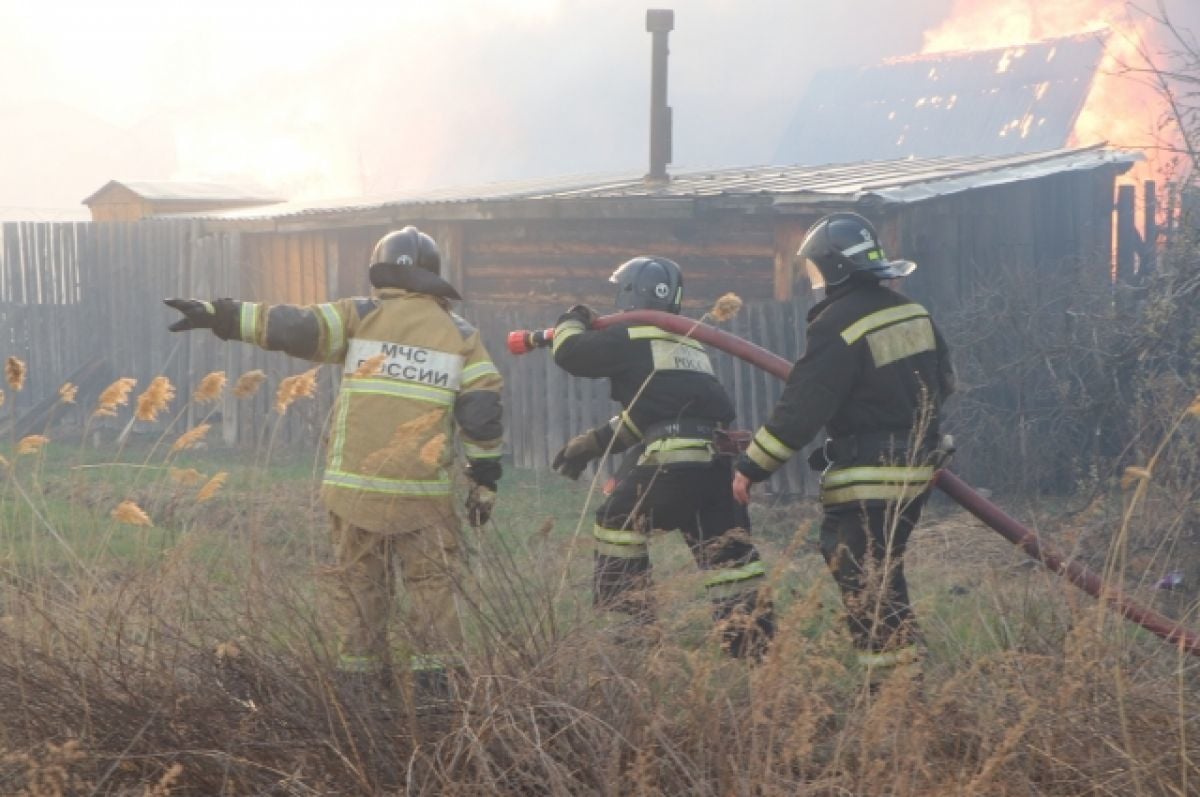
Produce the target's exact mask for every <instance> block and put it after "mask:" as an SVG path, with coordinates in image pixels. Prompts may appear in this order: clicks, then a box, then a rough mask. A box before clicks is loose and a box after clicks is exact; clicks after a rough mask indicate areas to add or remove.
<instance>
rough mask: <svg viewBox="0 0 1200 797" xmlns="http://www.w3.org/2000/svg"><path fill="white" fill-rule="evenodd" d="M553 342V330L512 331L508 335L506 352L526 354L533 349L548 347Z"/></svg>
mask: <svg viewBox="0 0 1200 797" xmlns="http://www.w3.org/2000/svg"><path fill="white" fill-rule="evenodd" d="M553 340H554V328H553V327H551V328H550V329H533V330H530V329H514V330H513V331H512V332H509V333H508V350H509V352H511V353H512V354H528V353H529V352H531V351H533V350H534V349H540V348H542V347H543V346H549V345H550V343H551V342H552V341H553Z"/></svg>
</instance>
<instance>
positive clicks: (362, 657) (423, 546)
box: [329, 514, 463, 672]
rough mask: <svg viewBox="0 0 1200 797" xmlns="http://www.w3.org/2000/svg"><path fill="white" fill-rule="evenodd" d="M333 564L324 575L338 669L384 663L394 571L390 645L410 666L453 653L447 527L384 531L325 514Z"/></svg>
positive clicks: (454, 567)
mask: <svg viewBox="0 0 1200 797" xmlns="http://www.w3.org/2000/svg"><path fill="white" fill-rule="evenodd" d="M330 520H331V522H332V538H333V549H334V554H335V556H336V560H337V565H336V567H334V568H332V569H331V570H330V573H329V576H330V578H329V581H330V585H329V586H330V598H331V601H332V604H333V606H332V608H333V613H334V615H335V621H336V623H337V633H338V658H339V662H338V664H339V668H340V669H343V670H351V671H357V672H375V671H378V670H381V669H382V668H384V667H386V666H387V665H389V664H390V662H391V646H390V644H389V642H388V636H389V633H388V632H389V626H390V625H391V620H392V617H393V616H394V615H395V614H396V613H397V611H396V610H397V606H396V603H397V601H396V592H397V589H396V586H397V584H396V581H397V570H398V571H399V580H400V585H401V588H402V590H403V593H404V598H405V600H404V603H405V610H404V612H403V617H402V624H401V626H400V628H399V629H398V631H399V634H398V636H399V639H398V643H399V644H398V647H399V648H400V649H401V650H403V651H404V652H405V654H406V655H407V657H408V662H407V664H408V666H409V667H411V668H412V669H414V670H417V669H429V668H434V667H442V666H449V665H452V664H454V663H456V662H457V661H459V660H460V658H461V650H462V642H463V632H462V623H461V619H460V617H459V612H458V606H457V602H456V601H457V595H458V587H459V580H460V574H461V573H462V572H463V568H462V567H461V555H462V554H461V549H460V548H459V544H458V530H457V529H456V528H454V527H452V526H450V525H449V524H441V525H434V526H429V527H426V528H423V529H419V530H417V531H409V532H402V533H396V534H384V533H379V532H374V531H367V530H366V529H361V528H359V527H357V526H354V525H352V524H350V523H347V522H346V521H345V520H344V519H342V518H341V517H338V516H337V515H334V514H330Z"/></svg>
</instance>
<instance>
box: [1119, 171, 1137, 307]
mask: <svg viewBox="0 0 1200 797" xmlns="http://www.w3.org/2000/svg"><path fill="white" fill-rule="evenodd" d="M1134 191H1135V189H1134V187H1133V186H1132V185H1122V186H1119V187H1118V188H1117V282H1123V283H1125V284H1126V285H1128V284H1130V283H1132V282H1133V277H1134V266H1135V264H1136V261H1137V252H1138V250H1139V249H1141V244H1142V242H1141V239H1140V236H1139V235H1138V231H1137V221H1136V220H1135V218H1134V202H1135V199H1136V195H1135V193H1134Z"/></svg>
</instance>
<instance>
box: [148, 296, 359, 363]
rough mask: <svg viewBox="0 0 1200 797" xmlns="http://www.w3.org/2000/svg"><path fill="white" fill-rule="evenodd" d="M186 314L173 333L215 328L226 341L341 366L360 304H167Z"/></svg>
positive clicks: (193, 301) (228, 301)
mask: <svg viewBox="0 0 1200 797" xmlns="http://www.w3.org/2000/svg"><path fill="white" fill-rule="evenodd" d="M163 301H164V304H166V305H167V306H168V307H171V308H174V309H176V310H178V311H179V312H181V313H183V318H181V319H179V320H178V321H176V322H175V323H174V324H172V325H171V326H170V327H168V329H170V330H171V331H172V332H183V331H187V330H191V329H210V330H212V332H213V334H214V335H216V336H217V337H218V338H220V339H221V340H241V341H244V342H246V343H252V344H254V345H255V346H258V347H260V348H263V349H266V350H267V351H282V352H285V353H287V354H290V355H291V356H293V357H301V358H303V359H305V360H312V361H314V362H326V363H329V362H341V361H342V360H343V359H345V356H346V342H347V339H348V335H347V326H348V322H349V319H350V314H351V313H354V312H355V300H353V299H343V300H341V301H338V302H325V303H321V304H311V305H294V304H276V305H269V304H265V303H261V302H244V301H239V300H237V299H216V300H213V301H203V300H199V299H164V300H163Z"/></svg>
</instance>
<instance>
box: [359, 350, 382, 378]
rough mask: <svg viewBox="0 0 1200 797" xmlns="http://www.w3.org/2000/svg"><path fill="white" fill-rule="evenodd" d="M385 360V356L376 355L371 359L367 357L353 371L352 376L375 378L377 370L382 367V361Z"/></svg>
mask: <svg viewBox="0 0 1200 797" xmlns="http://www.w3.org/2000/svg"><path fill="white" fill-rule="evenodd" d="M386 359H387V355H386V354H382V353H380V354H376V355H375V356H373V357H368V358H367V359H365V360H363V362H362V365H360V366H358V368H355V369H354V376H375V374H377V373H379V369H380V368H382V367H383V361H384V360H386Z"/></svg>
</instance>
